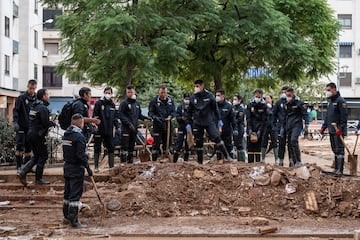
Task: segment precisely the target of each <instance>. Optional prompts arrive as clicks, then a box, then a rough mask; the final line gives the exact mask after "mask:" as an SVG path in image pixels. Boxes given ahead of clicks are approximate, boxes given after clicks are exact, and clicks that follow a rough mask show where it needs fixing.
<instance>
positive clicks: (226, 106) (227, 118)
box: [217, 101, 238, 135]
mask: <svg viewBox="0 0 360 240" xmlns="http://www.w3.org/2000/svg"><path fill="white" fill-rule="evenodd" d="M217 105H218V108H219V112H220V116H221V120H222V121H223V124H224V126H223V127H222V134H230V135H231V134H232V131H237V130H238V127H237V124H236V121H235V115H234V112H233V110H232V105H231V104H230V103H229V102H227V101H223V102H222V103H220V102H218V103H217Z"/></svg>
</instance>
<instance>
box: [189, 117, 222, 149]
mask: <svg viewBox="0 0 360 240" xmlns="http://www.w3.org/2000/svg"><path fill="white" fill-rule="evenodd" d="M205 130H206V132H207V134H208V135H209V138H210V140H211V141H213V142H215V143H219V142H220V141H221V139H220V136H219V133H218V130H217V128H216V125H215V123H210V124H209V125H206V126H201V125H197V124H194V127H193V132H194V137H195V144H196V148H202V147H203V146H204V131H205Z"/></svg>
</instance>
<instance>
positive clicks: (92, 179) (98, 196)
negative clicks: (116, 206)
mask: <svg viewBox="0 0 360 240" xmlns="http://www.w3.org/2000/svg"><path fill="white" fill-rule="evenodd" d="M90 179H91V182H92V184H93V186H94V189H95V192H96V196H97V198H98V199H99V202H100V204H101V205H102V206H103V207H104V206H105V205H104V202H103V201H102V199H101V197H100V194H99V191H98V188H97V186H96V183H95V180H94V177H93V176H91V177H90Z"/></svg>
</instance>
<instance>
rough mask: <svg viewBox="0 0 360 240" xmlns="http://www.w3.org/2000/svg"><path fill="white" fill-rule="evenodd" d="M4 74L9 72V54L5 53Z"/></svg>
mask: <svg viewBox="0 0 360 240" xmlns="http://www.w3.org/2000/svg"><path fill="white" fill-rule="evenodd" d="M5 74H6V75H9V74H10V56H8V55H5Z"/></svg>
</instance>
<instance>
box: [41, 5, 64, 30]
mask: <svg viewBox="0 0 360 240" xmlns="http://www.w3.org/2000/svg"><path fill="white" fill-rule="evenodd" d="M62 14H63V11H62V10H61V9H45V8H44V9H43V19H53V20H54V21H53V22H52V23H45V24H44V29H55V23H56V16H59V15H62Z"/></svg>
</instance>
